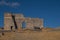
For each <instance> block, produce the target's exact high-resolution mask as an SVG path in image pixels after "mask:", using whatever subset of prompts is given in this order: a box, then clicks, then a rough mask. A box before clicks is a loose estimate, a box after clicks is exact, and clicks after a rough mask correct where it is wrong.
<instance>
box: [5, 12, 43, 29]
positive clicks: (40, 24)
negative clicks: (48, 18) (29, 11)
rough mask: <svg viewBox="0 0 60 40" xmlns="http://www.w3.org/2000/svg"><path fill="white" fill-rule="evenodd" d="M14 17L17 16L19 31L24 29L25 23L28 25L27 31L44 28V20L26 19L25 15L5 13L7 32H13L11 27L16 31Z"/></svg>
mask: <svg viewBox="0 0 60 40" xmlns="http://www.w3.org/2000/svg"><path fill="white" fill-rule="evenodd" d="M12 15H14V16H15V21H16V25H17V28H18V30H20V29H22V23H23V22H25V23H26V27H25V28H26V29H34V27H40V28H43V19H40V18H30V17H24V15H23V14H11V13H5V14H4V29H5V30H11V26H13V30H15V24H14V20H13V18H12Z"/></svg>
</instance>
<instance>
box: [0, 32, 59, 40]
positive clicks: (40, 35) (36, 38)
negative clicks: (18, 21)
mask: <svg viewBox="0 0 60 40" xmlns="http://www.w3.org/2000/svg"><path fill="white" fill-rule="evenodd" d="M0 40H60V31H51V32H48V31H42V32H40V31H21V32H5V33H4V35H1V33H0Z"/></svg>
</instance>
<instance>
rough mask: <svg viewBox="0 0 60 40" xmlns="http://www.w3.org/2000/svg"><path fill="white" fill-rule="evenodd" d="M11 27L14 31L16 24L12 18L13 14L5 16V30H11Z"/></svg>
mask: <svg viewBox="0 0 60 40" xmlns="http://www.w3.org/2000/svg"><path fill="white" fill-rule="evenodd" d="M11 26H13V29H14V23H13V20H12V17H11V13H5V14H4V30H11Z"/></svg>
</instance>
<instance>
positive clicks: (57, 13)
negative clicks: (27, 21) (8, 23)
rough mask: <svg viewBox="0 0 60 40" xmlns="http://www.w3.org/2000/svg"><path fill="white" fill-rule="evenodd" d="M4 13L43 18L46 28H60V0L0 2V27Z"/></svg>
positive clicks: (4, 0) (2, 24)
mask: <svg viewBox="0 0 60 40" xmlns="http://www.w3.org/2000/svg"><path fill="white" fill-rule="evenodd" d="M4 12H13V13H22V14H24V15H25V17H32V18H37V17H38V18H43V19H44V27H51V28H55V27H58V26H60V0H0V26H1V27H2V26H4V18H3V17H4V16H3V15H4Z"/></svg>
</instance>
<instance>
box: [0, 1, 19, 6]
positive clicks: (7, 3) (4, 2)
mask: <svg viewBox="0 0 60 40" xmlns="http://www.w3.org/2000/svg"><path fill="white" fill-rule="evenodd" d="M0 5H6V6H10V7H18V6H20V3H18V2H12V3H10V2H6V1H0Z"/></svg>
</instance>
